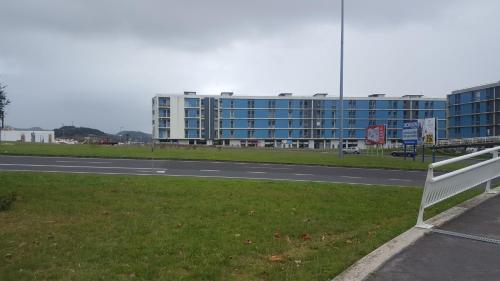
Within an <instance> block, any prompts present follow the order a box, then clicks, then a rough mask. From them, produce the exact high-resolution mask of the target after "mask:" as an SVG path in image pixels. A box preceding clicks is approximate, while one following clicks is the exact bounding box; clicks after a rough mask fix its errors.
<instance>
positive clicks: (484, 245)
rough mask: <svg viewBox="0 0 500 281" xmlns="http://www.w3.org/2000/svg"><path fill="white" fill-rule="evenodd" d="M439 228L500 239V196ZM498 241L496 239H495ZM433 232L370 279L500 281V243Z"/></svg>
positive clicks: (396, 256) (400, 280)
mask: <svg viewBox="0 0 500 281" xmlns="http://www.w3.org/2000/svg"><path fill="white" fill-rule="evenodd" d="M438 229H441V230H446V231H452V232H457V233H463V234H472V235H477V236H481V237H486V238H491V239H493V240H496V239H498V240H500V196H495V197H493V198H491V199H488V200H487V201H485V202H483V203H482V204H480V205H479V206H476V207H474V208H472V209H470V210H469V211H467V212H465V213H464V214H462V215H460V216H459V217H457V218H455V219H453V220H451V221H449V222H447V223H445V224H444V225H442V226H440V227H438ZM492 242H495V241H492ZM492 242H484V241H477V240H471V239H466V238H461V237H456V236H450V235H447V234H441V233H435V232H430V233H429V234H426V235H425V236H424V237H422V238H421V239H419V240H417V241H416V242H415V243H414V244H413V245H411V246H409V247H408V248H406V249H404V250H403V251H401V252H400V253H398V254H397V255H395V256H394V257H392V258H391V259H390V260H389V261H387V262H386V263H385V264H384V265H382V267H381V268H380V269H379V270H377V271H376V272H375V273H373V275H372V276H371V277H370V278H368V280H370V281H382V280H384V281H388V280H389V281H390V280H397V281H405V280H408V281H413V280H419V281H420V280H440V281H446V280H450V281H451V280H453V281H462V280H463V281H470V280H481V281H489V280H495V281H497V280H500V244H496V243H492Z"/></svg>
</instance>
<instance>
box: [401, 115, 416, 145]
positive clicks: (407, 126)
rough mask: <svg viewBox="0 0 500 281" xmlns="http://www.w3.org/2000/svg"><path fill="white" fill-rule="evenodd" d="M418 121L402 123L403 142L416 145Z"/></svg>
mask: <svg viewBox="0 0 500 281" xmlns="http://www.w3.org/2000/svg"><path fill="white" fill-rule="evenodd" d="M418 125H419V122H418V121H417V120H416V121H410V122H406V123H404V125H403V143H404V144H405V145H416V144H417V143H418V140H419V131H418V128H419V127H418Z"/></svg>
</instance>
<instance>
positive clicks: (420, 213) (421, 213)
mask: <svg viewBox="0 0 500 281" xmlns="http://www.w3.org/2000/svg"><path fill="white" fill-rule="evenodd" d="M432 178H434V168H432V167H430V166H429V169H428V170H427V179H426V180H425V186H424V192H423V194H422V200H421V202H420V209H419V211H418V218H417V225H416V227H418V228H424V229H429V228H432V225H430V224H426V223H425V222H424V210H425V199H426V197H427V193H428V187H429V185H428V184H429V183H430V182H431V181H432Z"/></svg>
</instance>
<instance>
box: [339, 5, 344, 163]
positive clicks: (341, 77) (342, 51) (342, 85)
mask: <svg viewBox="0 0 500 281" xmlns="http://www.w3.org/2000/svg"><path fill="white" fill-rule="evenodd" d="M339 100H340V117H339V119H340V120H339V122H340V136H339V157H340V158H342V157H344V151H343V149H344V0H341V19H340V99H339Z"/></svg>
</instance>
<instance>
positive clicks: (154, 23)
mask: <svg viewBox="0 0 500 281" xmlns="http://www.w3.org/2000/svg"><path fill="white" fill-rule="evenodd" d="M0 2H1V3H0V81H2V82H3V83H6V84H8V94H9V97H10V99H11V100H12V101H13V103H12V104H11V105H10V106H9V108H8V111H7V120H6V121H7V124H10V125H14V126H18V127H30V126H41V127H45V128H54V127H58V126H60V125H61V124H71V123H72V122H74V123H75V125H85V126H92V127H97V128H100V129H103V130H106V131H108V132H116V131H118V130H119V128H120V127H124V128H126V129H140V130H143V131H150V130H151V125H150V124H151V121H150V118H151V116H150V114H151V113H150V102H151V97H152V96H153V95H154V94H155V93H158V92H169V93H178V92H181V91H183V90H195V91H198V92H201V93H203V94H215V93H217V92H218V91H222V90H229V91H235V92H236V93H237V94H249V95H251V94H256V95H262V94H272V95H274V94H276V93H278V92H282V91H286V92H294V93H297V94H306V95H310V94H312V93H314V92H329V93H330V94H331V95H336V93H337V92H338V65H339V62H338V53H339V49H338V46H339V40H338V39H339V24H338V23H339V16H340V0H245V1H238V0H197V1H194V0H178V1H167V0H164V1H161V0H108V1H106V0H100V1H96V0H94V1H92V0H31V1H28V0H2V1H0ZM345 3H346V65H345V79H346V81H345V89H346V95H348V96H366V95H367V94H369V93H374V92H376V93H387V94H389V95H392V96H400V95H402V94H411V93H422V94H425V95H427V96H435V97H444V96H445V95H446V94H447V93H449V91H451V90H454V89H457V88H460V87H465V86H469V85H475V84H478V83H486V82H493V81H497V80H498V79H499V78H500V77H498V69H500V60H499V59H498V46H500V39H499V38H498V36H495V34H496V33H498V30H500V24H499V21H498V11H499V10H500V2H499V1H498V0H479V1H466V0H421V1H410V0H377V1H373V0H345Z"/></svg>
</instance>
